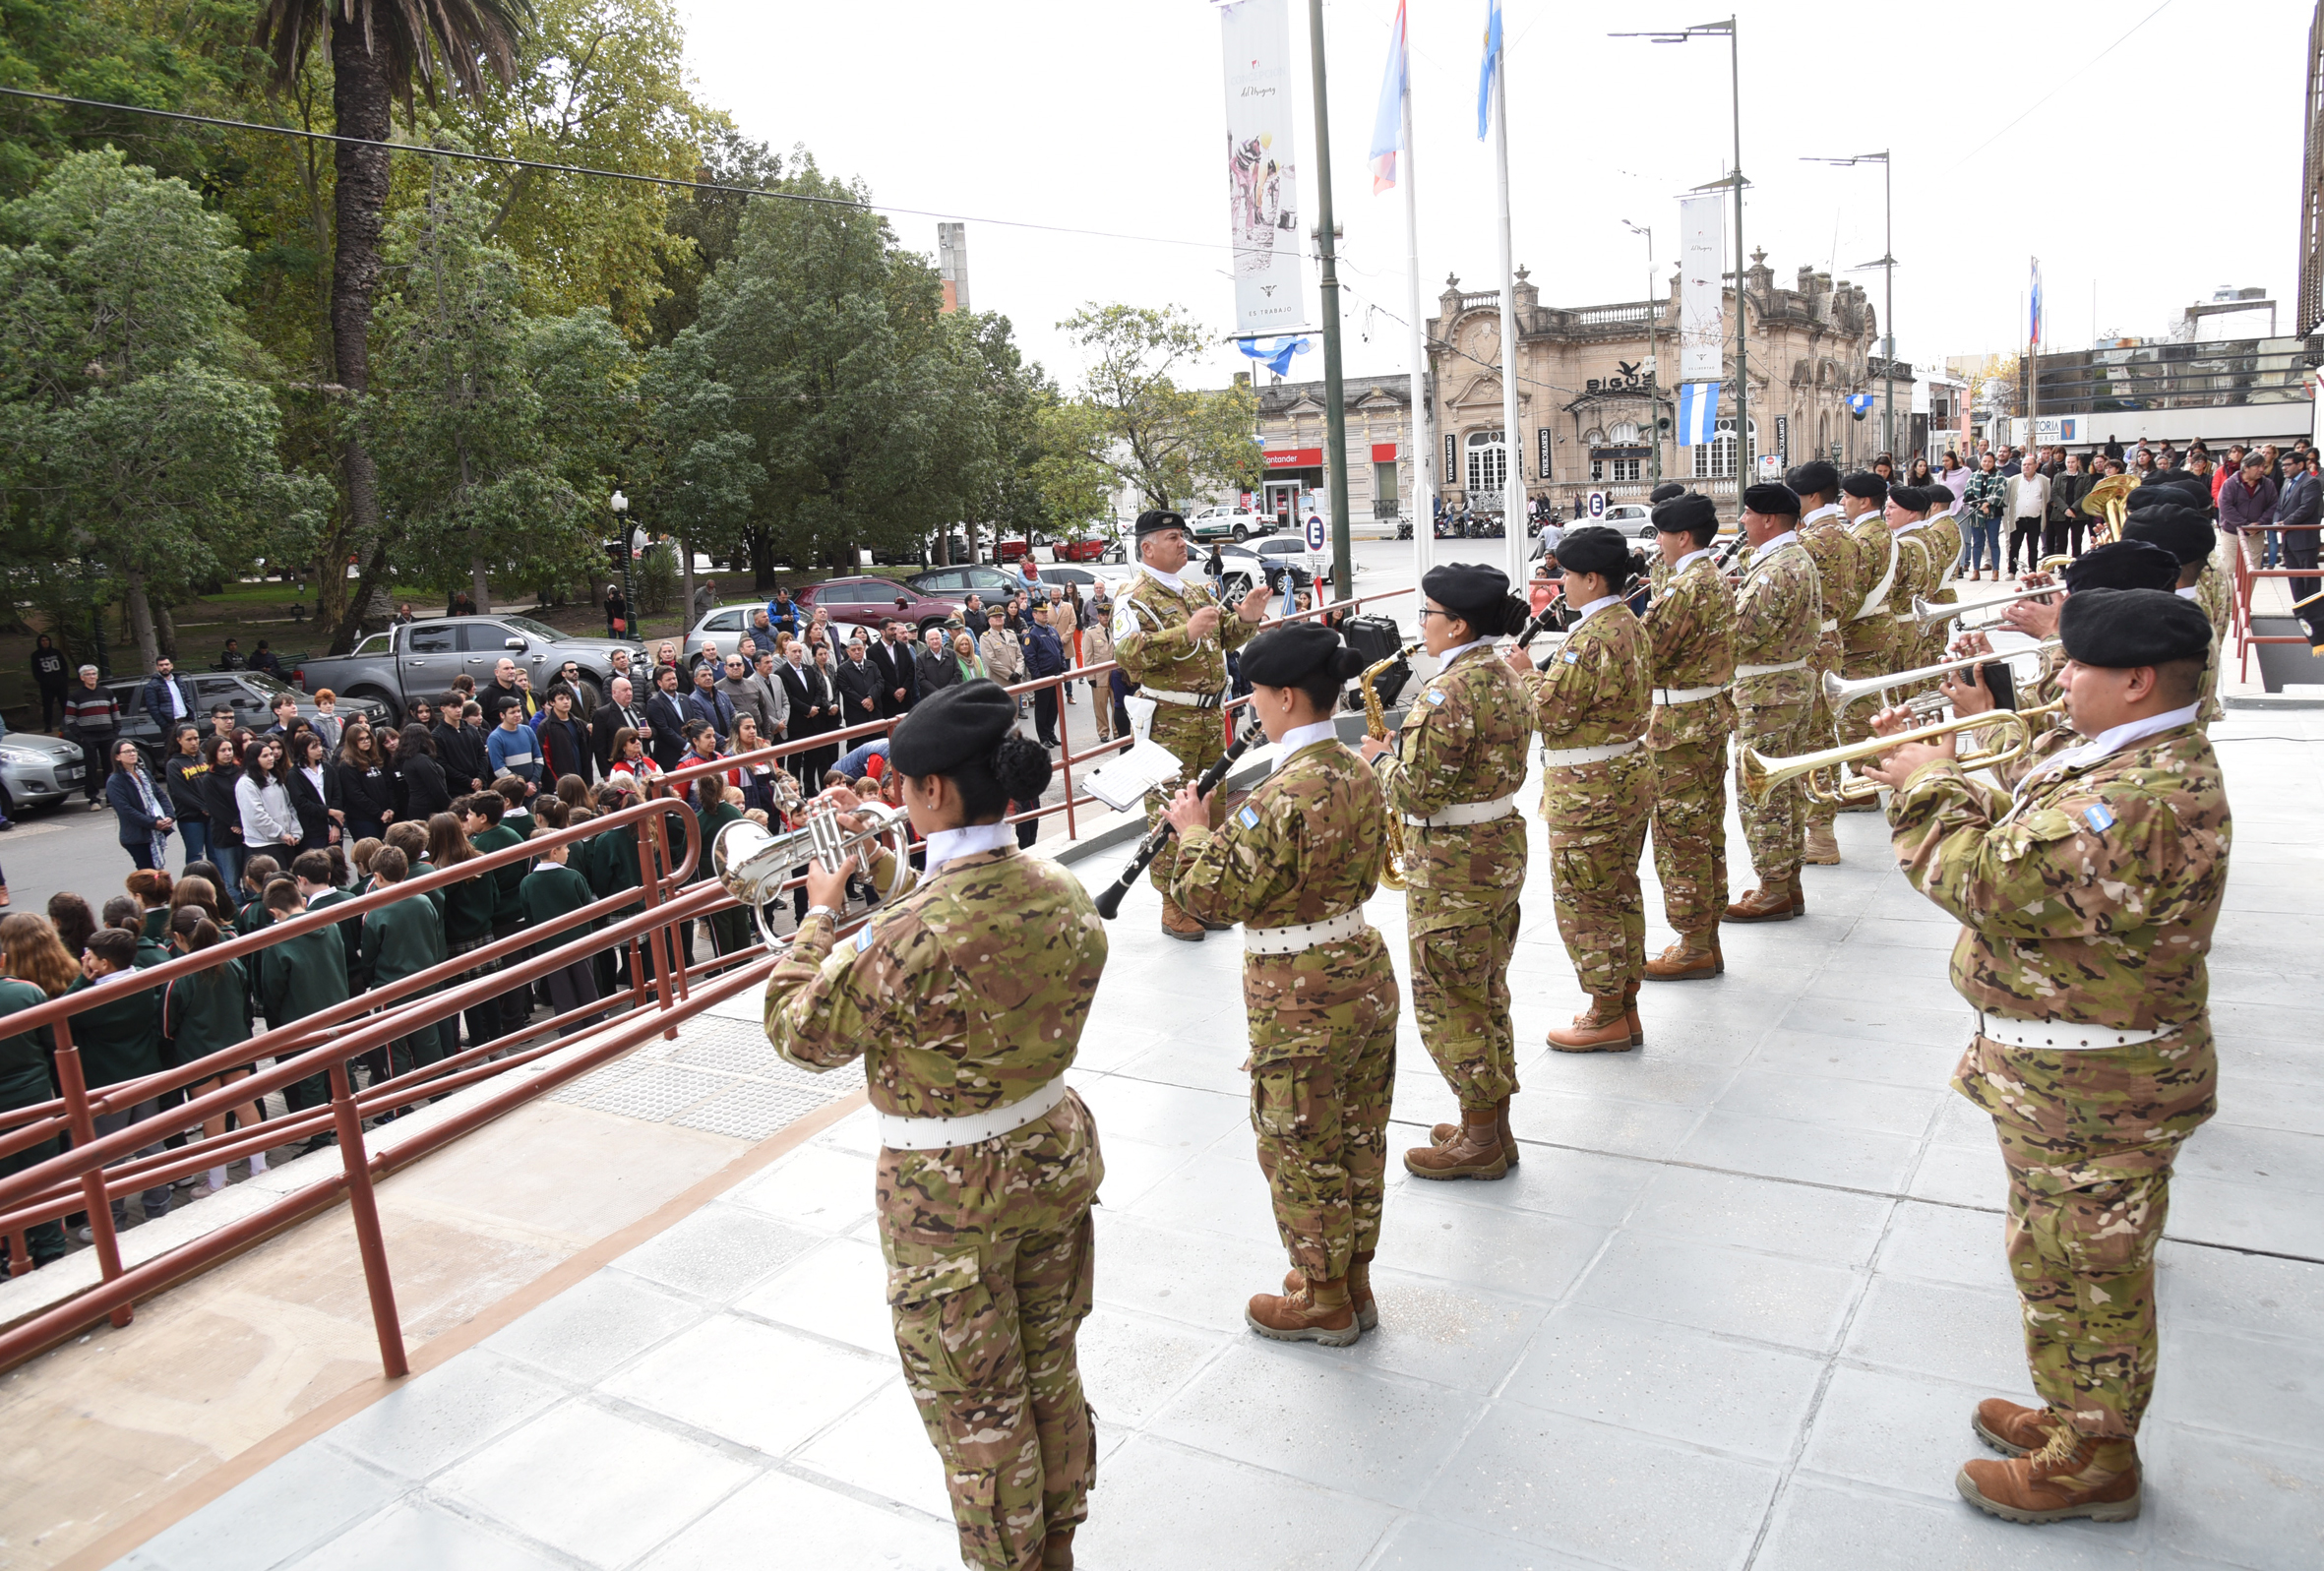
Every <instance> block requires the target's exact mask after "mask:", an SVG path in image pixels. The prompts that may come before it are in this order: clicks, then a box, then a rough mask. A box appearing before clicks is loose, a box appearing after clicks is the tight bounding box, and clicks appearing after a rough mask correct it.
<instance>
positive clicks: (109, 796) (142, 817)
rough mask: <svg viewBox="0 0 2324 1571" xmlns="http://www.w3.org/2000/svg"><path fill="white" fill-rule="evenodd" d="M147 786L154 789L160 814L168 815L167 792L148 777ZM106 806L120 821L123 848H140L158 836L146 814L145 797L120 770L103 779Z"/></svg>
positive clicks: (149, 815) (154, 798)
mask: <svg viewBox="0 0 2324 1571" xmlns="http://www.w3.org/2000/svg"><path fill="white" fill-rule="evenodd" d="M147 784H149V785H152V786H153V800H154V801H155V802H157V803H159V804H160V805H161V812H162V813H163V815H164V816H166V815H167V814H168V812H169V792H168V788H167V787H165V786H162V785H160V784H158V783H157V782H155V781H154V780H153V778H152V777H151V776H148V777H147ZM105 805H106V806H107V807H109V808H111V809H112V810H113V815H114V816H115V817H117V818H119V819H120V820H121V843H122V844H123V845H125V846H142V845H144V844H146V843H147V842H148V841H149V840H152V839H153V836H154V835H155V834H157V833H159V832H160V831H159V830H157V829H156V828H155V827H154V824H153V815H152V814H151V813H148V812H147V811H146V801H145V797H144V795H143V794H142V793H140V792H139V790H138V788H137V782H136V781H135V780H132V779H131V778H130V777H129V776H128V775H126V774H123V773H122V772H121V771H120V770H119V769H115V770H114V771H113V772H112V773H111V774H109V775H107V776H105Z"/></svg>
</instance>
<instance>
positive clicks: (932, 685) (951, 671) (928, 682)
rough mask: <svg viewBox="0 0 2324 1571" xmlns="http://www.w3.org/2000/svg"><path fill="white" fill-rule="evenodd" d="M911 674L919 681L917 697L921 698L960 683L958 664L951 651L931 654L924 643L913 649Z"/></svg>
mask: <svg viewBox="0 0 2324 1571" xmlns="http://www.w3.org/2000/svg"><path fill="white" fill-rule="evenodd" d="M912 672H913V674H914V676H916V677H917V678H918V679H919V680H918V684H917V685H918V689H919V696H920V697H923V698H925V697H927V696H928V695H930V694H932V693H938V692H941V691H942V690H944V689H946V688H950V687H957V686H958V685H959V682H960V662H959V661H958V660H957V659H955V658H953V655H952V651H951V650H949V649H947V650H946V651H945V652H944V653H942V654H931V653H929V652H928V645H926V644H925V643H923V644H919V645H917V646H915V648H914V649H913V652H912Z"/></svg>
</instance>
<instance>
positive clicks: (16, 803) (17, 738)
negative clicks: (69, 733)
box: [0, 731, 81, 818]
mask: <svg viewBox="0 0 2324 1571" xmlns="http://www.w3.org/2000/svg"><path fill="white" fill-rule="evenodd" d="M80 789H81V744H80V743H78V742H68V741H66V740H65V739H64V738H63V737H52V736H49V735H47V734H46V733H45V732H40V731H11V732H9V733H8V735H6V736H4V737H0V816H7V817H11V818H13V817H16V816H18V815H20V814H22V813H23V812H24V811H25V810H26V809H28V808H49V807H54V806H55V805H56V804H57V803H59V802H62V801H64V800H65V798H67V797H69V796H71V795H72V794H73V793H74V792H76V791H78V790H80Z"/></svg>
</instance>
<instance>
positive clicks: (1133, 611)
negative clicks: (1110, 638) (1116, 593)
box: [1114, 595, 1137, 638]
mask: <svg viewBox="0 0 2324 1571" xmlns="http://www.w3.org/2000/svg"><path fill="white" fill-rule="evenodd" d="M1136 631H1137V606H1136V604H1135V602H1133V601H1132V600H1131V598H1130V596H1128V595H1124V596H1123V597H1122V603H1121V604H1120V605H1118V606H1116V607H1115V608H1114V636H1115V637H1116V638H1127V637H1129V636H1130V635H1131V634H1133V633H1135V632H1136Z"/></svg>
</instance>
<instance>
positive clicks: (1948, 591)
mask: <svg viewBox="0 0 2324 1571" xmlns="http://www.w3.org/2000/svg"><path fill="white" fill-rule="evenodd" d="M1921 539H1922V542H1923V544H1924V545H1925V547H1926V550H1927V552H1928V574H1929V584H1928V587H1927V588H1926V589H1924V590H1923V591H1922V593H1923V594H1924V595H1926V597H1927V598H1928V599H1930V600H1933V601H1936V602H1937V603H1938V604H1940V605H1951V604H1953V603H1954V602H1955V601H1957V600H1959V599H1960V598H1961V591H1960V590H1959V589H1957V588H1955V587H1954V586H1953V572H1954V570H1955V569H1956V568H1958V567H1959V566H1960V565H1961V522H1960V520H1959V519H1958V518H1955V517H1954V516H1953V515H1952V514H1949V513H1940V514H1937V515H1936V516H1935V517H1933V518H1931V519H1929V520H1928V521H1927V522H1926V523H1925V524H1923V525H1922V526H1921ZM1952 641H1953V625H1952V624H1951V623H1950V622H1932V623H1930V624H1929V625H1928V626H1927V627H1926V628H1923V629H1922V630H1921V631H1920V635H1919V637H1918V639H1917V640H1916V642H1915V644H1914V650H1913V658H1912V660H1911V661H1910V662H1909V663H1910V664H1912V665H1916V666H1932V665H1935V664H1936V663H1937V662H1938V661H1940V660H1942V659H1943V658H1944V657H1945V646H1946V645H1948V644H1950V643H1951V642H1952Z"/></svg>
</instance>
